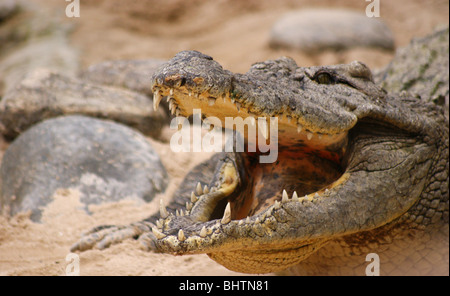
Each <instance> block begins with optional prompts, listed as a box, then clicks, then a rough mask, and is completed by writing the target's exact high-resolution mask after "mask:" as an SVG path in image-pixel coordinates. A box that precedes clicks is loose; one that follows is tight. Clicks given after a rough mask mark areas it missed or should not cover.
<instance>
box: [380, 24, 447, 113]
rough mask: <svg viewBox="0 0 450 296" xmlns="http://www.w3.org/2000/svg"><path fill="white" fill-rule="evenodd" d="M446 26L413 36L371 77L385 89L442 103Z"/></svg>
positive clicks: (445, 73) (445, 98)
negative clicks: (413, 37) (430, 32)
mask: <svg viewBox="0 0 450 296" xmlns="http://www.w3.org/2000/svg"><path fill="white" fill-rule="evenodd" d="M448 65H449V28H448V27H446V28H443V29H437V30H436V31H435V32H433V33H432V34H430V35H428V36H426V37H423V38H416V39H414V40H413V41H411V43H410V44H409V45H408V46H406V47H404V48H401V49H399V50H398V51H397V53H396V55H395V57H394V59H393V60H392V62H391V63H389V65H388V66H387V67H386V68H385V69H383V70H382V71H381V72H379V73H377V74H376V75H375V76H374V79H375V81H376V82H377V83H380V84H381V86H382V87H383V88H384V89H386V90H387V91H389V92H395V93H401V92H407V93H409V94H413V95H418V96H420V97H421V98H422V99H423V100H426V101H433V102H434V103H435V104H438V105H444V104H446V105H447V107H446V108H445V110H446V111H447V112H448V98H449V89H448V85H449V71H448Z"/></svg>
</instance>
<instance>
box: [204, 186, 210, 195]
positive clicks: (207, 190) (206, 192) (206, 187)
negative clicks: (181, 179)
mask: <svg viewBox="0 0 450 296" xmlns="http://www.w3.org/2000/svg"><path fill="white" fill-rule="evenodd" d="M203 193H204V194H208V193H209V188H208V185H205V187H203Z"/></svg>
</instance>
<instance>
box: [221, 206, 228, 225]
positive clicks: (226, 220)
mask: <svg viewBox="0 0 450 296" xmlns="http://www.w3.org/2000/svg"><path fill="white" fill-rule="evenodd" d="M230 221H231V204H230V202H228V204H227V207H226V208H225V212H224V213H223V217H222V220H220V223H222V224H227V223H229V222H230Z"/></svg>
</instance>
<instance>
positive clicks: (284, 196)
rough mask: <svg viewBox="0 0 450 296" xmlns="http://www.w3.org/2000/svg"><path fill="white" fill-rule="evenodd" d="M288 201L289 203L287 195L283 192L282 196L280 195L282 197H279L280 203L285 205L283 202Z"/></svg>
mask: <svg viewBox="0 0 450 296" xmlns="http://www.w3.org/2000/svg"><path fill="white" fill-rule="evenodd" d="M288 201H289V197H288V194H287V192H286V190H283V194H282V197H281V202H282V203H285V202H288Z"/></svg>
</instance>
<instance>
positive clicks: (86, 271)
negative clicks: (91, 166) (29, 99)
mask: <svg viewBox="0 0 450 296" xmlns="http://www.w3.org/2000/svg"><path fill="white" fill-rule="evenodd" d="M38 3H39V4H40V5H44V6H48V7H52V8H54V9H59V10H60V11H61V13H62V14H63V13H64V9H65V5H66V3H64V1H59V0H46V1H38ZM180 3H182V4H180ZM367 4H368V2H365V1H363V0H351V1H343V0H339V1H331V0H326V1H312V0H304V1H301V0H299V1H294V0H292V1H289V0H277V1H272V0H270V1H269V0H265V1H261V0H251V1H238V0H228V1H225V0H221V1H202V0H189V1H177V0H171V1H157V0H147V1H119V0H108V1H94V0H90V1H82V4H81V17H80V18H79V19H67V20H66V21H67V22H73V23H74V24H76V27H75V30H74V32H73V34H72V35H71V43H72V45H73V46H75V47H76V48H78V49H79V50H80V53H81V55H80V63H81V67H82V68H85V67H87V66H89V65H91V64H94V63H98V62H102V61H105V60H110V59H141V58H163V59H169V58H171V57H172V56H173V55H174V54H175V53H176V52H178V51H180V50H185V49H196V50H200V51H202V52H204V53H206V54H209V55H211V56H213V57H214V58H215V59H216V60H217V61H219V62H220V63H221V64H222V65H223V66H224V67H225V68H226V69H229V70H231V71H234V72H245V71H247V70H248V68H249V67H250V65H251V64H252V63H254V62H258V61H262V60H266V59H273V58H277V57H279V56H290V57H292V58H294V59H295V60H296V61H297V63H298V64H299V65H302V66H309V65H318V64H334V63H344V62H350V61H352V60H361V61H363V62H365V63H366V64H367V65H369V66H370V67H371V68H372V69H378V68H381V67H383V66H384V65H386V64H387V63H388V62H389V61H390V60H391V59H392V57H393V56H394V53H393V52H383V51H379V50H371V49H353V50H349V51H345V52H338V53H336V52H325V53H321V54H317V55H313V56H312V55H306V54H302V53H299V52H296V51H295V50H273V49H271V48H269V47H268V39H269V31H270V27H271V25H272V24H273V23H274V22H275V21H276V20H277V19H278V18H279V17H280V16H281V15H282V14H283V13H285V12H288V11H289V10H291V9H297V8H304V7H317V6H319V7H347V8H352V9H355V10H359V11H361V12H364V11H365V7H366V5H367ZM380 4H381V17H382V19H383V20H384V21H385V22H386V23H387V24H388V26H389V27H390V28H391V29H392V31H393V33H394V36H395V40H396V45H397V46H399V47H401V46H405V45H407V44H408V43H409V41H410V40H411V38H413V37H421V36H424V35H426V34H428V33H429V32H431V31H432V30H433V29H434V28H435V27H436V26H438V25H442V24H448V20H449V14H448V6H449V3H448V1H427V2H426V4H425V2H423V1H420V0H414V1H413V0H402V1H398V0H397V1H385V0H381V1H380ZM143 5H151V6H150V7H152V8H151V9H143ZM171 133H173V131H172V130H169V129H168V128H166V129H165V130H164V135H165V139H166V140H158V141H157V140H153V139H149V141H150V142H151V143H152V144H153V146H154V147H155V149H156V150H157V152H158V153H159V155H160V156H161V159H162V162H163V164H164V165H165V166H166V168H167V170H168V173H169V176H170V184H169V187H168V189H167V191H166V193H165V194H162V195H159V196H157V197H156V198H155V199H154V201H153V202H151V203H148V204H139V203H136V202H133V201H121V202H117V203H111V204H104V205H101V206H91V207H90V209H89V210H90V211H91V212H92V213H93V214H92V215H87V214H86V213H85V212H84V211H82V210H81V209H80V208H81V204H80V202H79V198H78V192H76V191H75V190H59V191H57V192H56V193H55V194H54V196H53V202H51V203H50V204H49V205H48V206H47V207H46V208H45V209H44V212H43V218H42V223H33V222H31V221H30V220H29V218H28V215H27V213H23V214H19V215H16V216H14V217H8V216H6V215H1V216H0V275H65V274H66V269H67V267H70V266H71V265H70V264H71V263H73V261H71V260H69V261H66V256H67V255H68V254H69V248H70V246H71V245H72V244H73V243H74V242H75V241H76V240H77V239H78V238H79V236H80V234H81V233H82V232H83V231H86V230H88V229H90V228H92V227H94V226H96V225H99V224H127V223H131V222H135V221H138V220H140V219H143V218H146V217H147V216H149V214H150V213H153V212H155V211H156V210H157V208H158V203H159V199H160V198H163V199H165V200H166V199H168V198H169V197H170V195H171V194H172V193H173V192H174V190H175V189H176V188H177V186H178V184H180V182H181V180H182V179H183V177H184V175H185V174H186V173H187V172H188V171H189V169H190V168H192V167H193V166H194V165H195V164H197V163H199V162H201V161H202V160H204V159H206V158H208V157H209V156H210V155H211V154H208V153H194V152H192V153H174V152H172V151H171V150H170V149H169V145H168V142H167V139H169V138H170V135H171ZM7 146H8V144H7V143H6V142H4V141H3V140H2V139H0V158H1V156H2V155H3V152H4V150H5V149H6V148H7ZM78 256H79V259H80V261H79V262H80V264H79V267H80V269H79V270H80V274H81V275H241V274H239V273H235V272H232V271H229V270H227V269H225V268H224V267H222V266H220V265H219V264H216V263H215V262H213V261H212V260H210V259H209V258H208V257H207V256H206V255H193V256H171V255H161V254H153V253H149V252H145V251H143V250H141V249H140V247H139V243H138V242H137V241H133V240H129V241H126V242H124V243H122V244H119V245H114V246H112V247H110V248H109V249H106V250H101V251H100V250H90V251H86V252H83V253H80V254H78ZM70 271H72V269H70V268H69V272H70Z"/></svg>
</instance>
